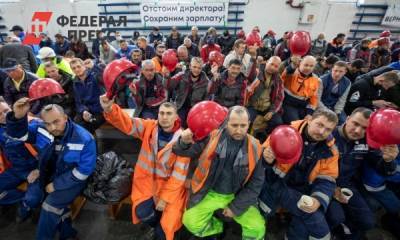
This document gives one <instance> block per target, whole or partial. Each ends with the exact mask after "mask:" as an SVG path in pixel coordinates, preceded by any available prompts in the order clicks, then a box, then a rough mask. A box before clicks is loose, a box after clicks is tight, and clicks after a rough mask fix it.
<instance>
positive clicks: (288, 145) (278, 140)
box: [270, 125, 303, 164]
mask: <svg viewBox="0 0 400 240" xmlns="http://www.w3.org/2000/svg"><path fill="white" fill-rule="evenodd" d="M270 146H271V148H272V151H273V152H274V154H275V158H276V161H277V162H278V163H282V164H294V163H296V162H298V161H299V160H300V157H301V154H302V152H303V139H302V138H301V136H300V133H299V132H298V131H297V130H296V129H294V128H293V127H291V126H289V125H281V126H278V127H277V128H275V129H274V131H272V133H271V135H270Z"/></svg>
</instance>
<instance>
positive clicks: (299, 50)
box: [289, 31, 311, 56]
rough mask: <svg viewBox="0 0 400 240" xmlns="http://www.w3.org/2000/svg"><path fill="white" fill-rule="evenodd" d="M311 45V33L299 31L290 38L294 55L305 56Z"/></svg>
mask: <svg viewBox="0 0 400 240" xmlns="http://www.w3.org/2000/svg"><path fill="white" fill-rule="evenodd" d="M310 47H311V37H310V33H308V32H305V31H297V32H295V33H294V34H293V36H292V37H291V38H290V39H289V49H290V52H291V53H292V55H299V56H304V55H306V54H307V53H308V50H310Z"/></svg>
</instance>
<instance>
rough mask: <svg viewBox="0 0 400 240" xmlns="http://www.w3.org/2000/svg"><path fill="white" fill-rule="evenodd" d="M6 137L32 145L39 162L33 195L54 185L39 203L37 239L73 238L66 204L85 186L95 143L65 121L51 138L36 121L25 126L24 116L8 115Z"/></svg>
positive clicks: (92, 164) (26, 122) (79, 128)
mask: <svg viewBox="0 0 400 240" xmlns="http://www.w3.org/2000/svg"><path fill="white" fill-rule="evenodd" d="M7 134H8V135H9V136H11V137H12V138H14V139H15V140H20V141H24V142H27V143H31V144H34V146H35V147H36V149H37V151H38V159H39V171H40V176H39V184H40V186H41V189H40V190H38V191H37V192H36V193H35V194H37V195H44V189H45V187H46V185H47V184H49V183H53V186H54V192H52V193H49V194H47V196H46V197H45V199H44V202H43V204H42V209H41V212H40V219H39V223H38V227H37V229H38V230H37V235H36V239H38V240H39V239H40V240H50V239H54V237H55V235H56V232H57V231H59V232H60V235H59V236H60V239H67V238H73V237H75V236H76V231H75V230H74V229H73V228H72V225H71V218H70V216H71V211H70V209H69V207H68V206H69V205H70V204H71V203H72V202H73V201H74V199H75V198H76V197H77V196H78V195H79V194H80V193H81V192H82V190H83V189H84V187H85V186H86V181H87V178H88V177H89V176H90V174H91V173H92V172H93V171H94V169H95V165H96V143H95V140H94V138H93V136H92V135H91V134H90V133H89V132H88V131H86V130H85V129H84V128H82V127H81V126H79V125H77V124H75V123H73V122H72V121H71V120H68V121H67V123H66V127H65V130H64V133H63V135H62V136H61V137H54V136H53V135H51V134H50V133H49V132H48V131H47V130H46V129H45V127H44V123H43V122H42V121H39V120H32V121H30V122H29V124H28V120H27V117H24V118H22V119H16V118H15V117H14V113H13V112H10V113H8V114H7Z"/></svg>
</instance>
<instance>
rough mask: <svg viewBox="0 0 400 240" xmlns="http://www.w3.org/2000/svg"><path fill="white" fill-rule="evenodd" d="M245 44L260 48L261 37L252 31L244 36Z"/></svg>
mask: <svg viewBox="0 0 400 240" xmlns="http://www.w3.org/2000/svg"><path fill="white" fill-rule="evenodd" d="M246 44H247V46H253V45H257V46H260V45H261V35H260V33H259V32H257V31H254V30H253V31H251V32H250V33H249V34H247V36H246Z"/></svg>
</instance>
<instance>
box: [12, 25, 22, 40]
mask: <svg viewBox="0 0 400 240" xmlns="http://www.w3.org/2000/svg"><path fill="white" fill-rule="evenodd" d="M10 32H12V33H13V34H14V35H15V36H16V37H18V38H19V39H20V40H21V42H23V41H24V39H25V33H24V29H23V28H22V27H21V26H19V25H14V26H13V27H12V28H11V29H10Z"/></svg>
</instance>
